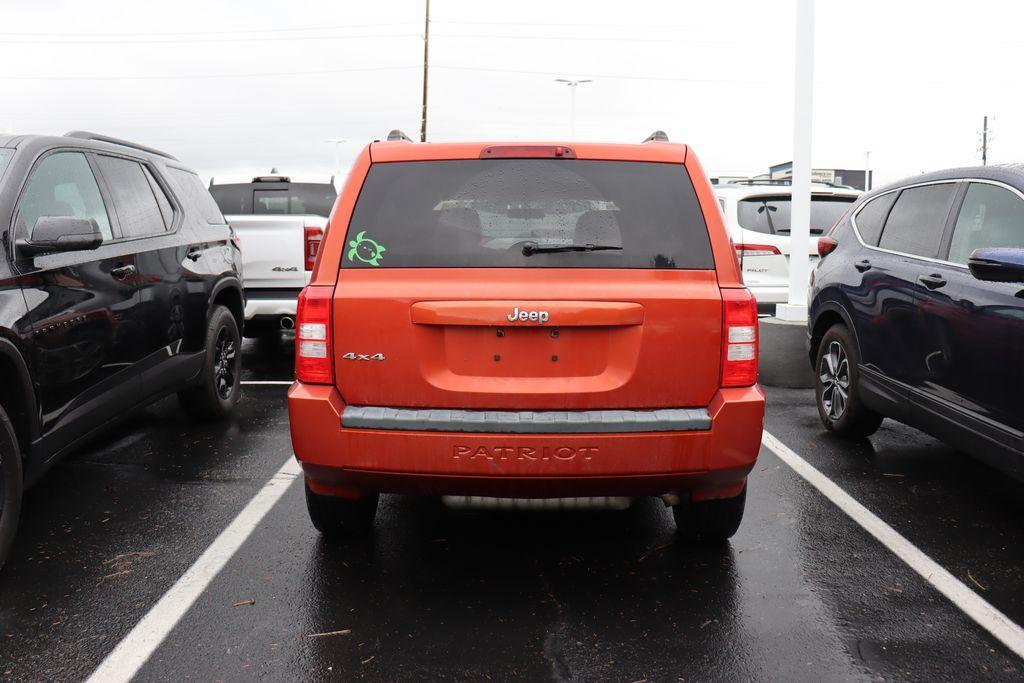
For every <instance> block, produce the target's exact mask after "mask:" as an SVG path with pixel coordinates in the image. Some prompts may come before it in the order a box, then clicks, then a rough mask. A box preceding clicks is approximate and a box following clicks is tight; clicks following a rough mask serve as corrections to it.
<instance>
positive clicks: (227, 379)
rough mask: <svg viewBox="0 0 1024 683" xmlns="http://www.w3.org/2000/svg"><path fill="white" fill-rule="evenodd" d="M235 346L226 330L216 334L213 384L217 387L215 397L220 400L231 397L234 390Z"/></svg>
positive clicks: (222, 329)
mask: <svg viewBox="0 0 1024 683" xmlns="http://www.w3.org/2000/svg"><path fill="white" fill-rule="evenodd" d="M237 353H238V350H237V344H236V341H235V339H234V336H233V335H232V334H231V333H230V332H229V331H228V329H227V328H221V330H220V332H219V333H217V350H216V353H215V356H214V362H213V376H214V382H215V383H216V386H217V395H218V396H220V397H221V398H222V399H225V400H226V399H227V398H228V397H230V396H231V392H232V391H234V389H235V382H236V377H235V356H236V355H237Z"/></svg>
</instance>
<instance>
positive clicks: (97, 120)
mask: <svg viewBox="0 0 1024 683" xmlns="http://www.w3.org/2000/svg"><path fill="white" fill-rule="evenodd" d="M0 5H2V8H3V17H4V21H3V23H2V25H0V65H2V66H0V93H2V94H0V131H3V132H16V133H63V132H66V131H68V130H71V129H76V128H84V129H89V130H94V131H97V132H103V133H106V134H110V135H115V136H118V137H124V138H129V139H132V140H137V141H139V142H143V143H146V144H150V145H153V146H157V147H160V148H163V149H166V150H167V151H169V152H171V153H173V154H175V155H177V156H178V157H180V158H181V159H182V160H184V161H186V162H187V163H189V164H191V165H193V166H194V167H195V168H196V169H197V170H199V171H200V173H202V174H203V175H206V176H209V175H211V174H224V173H230V172H243V173H249V172H251V171H256V170H258V171H266V170H268V169H269V168H270V167H271V166H277V167H278V168H279V169H281V170H282V171H287V172H291V173H299V172H324V173H328V172H330V171H331V169H332V167H333V166H334V148H333V146H332V145H331V144H329V143H327V142H325V140H326V139H328V138H347V139H348V140H349V142H348V143H345V144H344V145H342V146H341V148H340V149H339V152H340V155H341V161H342V163H341V165H342V166H343V167H346V168H347V162H348V161H350V160H351V159H352V157H353V156H354V155H355V154H356V153H357V152H358V150H359V149H360V148H361V147H362V146H363V145H364V144H365V143H366V142H368V141H370V140H372V139H375V138H380V137H383V136H384V135H386V134H387V131H388V130H390V129H391V128H395V127H398V128H401V129H403V130H404V131H405V132H406V133H408V134H409V135H410V136H412V137H415V138H418V133H419V114H420V97H421V79H422V59H423V40H422V33H423V11H424V7H423V0H372V1H368V0H367V1H363V0H359V1H353V0H345V1H344V2H338V1H335V2H311V1H308V0H288V2H281V1H280V0H276V1H274V2H268V1H265V0H249V1H247V2H232V3H227V2H216V3H215V2H210V1H209V0H174V2H161V3H143V2H139V1H137V0H136V1H118V0H0ZM794 7H795V3H794V1H793V0H761V1H750V2H724V1H722V2H688V1H687V2H684V1H673V2H669V1H663V2H657V1H654V0H647V1H644V0H635V1H633V2H621V1H618V2H604V1H598V0H560V1H558V2H553V1H552V0H516V1H515V2H511V3H510V2H502V3H497V2H482V1H480V0H475V1H474V0H433V2H432V7H431V12H432V16H431V19H432V22H431V42H430V49H431V64H432V67H431V71H430V116H429V130H428V138H429V139H430V140H438V141H440V140H459V139H488V140H492V139H510V140H511V139H552V140H567V139H568V138H569V128H570V124H569V109H570V107H569V103H570V95H569V89H568V88H567V87H566V86H565V85H564V84H561V83H556V82H555V81H554V78H556V77H565V78H591V79H593V82H592V83H588V84H585V85H581V86H579V87H578V92H577V99H576V138H577V139H585V140H614V141H627V142H635V141H639V140H641V139H643V138H644V137H645V136H646V135H647V134H649V133H650V132H651V131H653V130H654V129H656V128H661V129H664V130H666V131H667V132H668V134H669V136H670V137H671V138H672V139H673V140H677V141H685V142H687V143H690V144H692V145H693V146H694V149H695V150H696V151H697V153H698V155H699V156H700V157H701V159H702V161H703V162H704V165H705V168H706V169H707V170H708V171H709V172H711V173H714V174H731V173H758V172H763V171H765V170H767V167H768V166H769V165H770V164H774V163H778V162H782V161H787V160H789V159H790V157H791V155H792V154H791V145H792V123H791V118H792V109H793V91H792V83H793V81H792V75H793V45H792V42H793V25H794ZM1022 20H1024V3H1020V2H1016V1H1011V0H1003V1H998V0H974V1H973V2H970V3H960V2H958V3H952V2H950V3H946V2H934V1H932V2H924V1H920V2H906V1H899V2H893V0H857V1H855V2H833V1H831V0H819V2H818V3H817V36H816V65H815V81H816V92H815V110H814V155H813V158H814V165H815V166H819V167H840V168H862V167H863V165H864V152H865V151H867V150H870V151H871V166H872V168H873V169H875V171H876V177H877V178H878V180H879V181H885V180H894V179H896V178H899V177H902V176H905V175H911V174H916V173H920V172H922V171H925V170H932V169H936V168H941V167H947V166H953V165H962V164H974V163H980V155H979V154H978V152H977V147H978V146H979V140H980V136H979V131H980V128H981V119H982V116H983V115H984V114H989V115H990V117H994V121H993V122H992V126H993V128H994V131H995V135H994V140H993V141H992V143H991V146H990V154H989V160H990V162H992V163H1000V162H1008V161H1022V160H1024V132H1022V129H1021V126H1020V125H1019V124H1020V123H1021V122H1022V121H1024V88H1021V84H1022V81H1024V79H1022V78H1021V76H1020V63H1021V59H1020V58H1021V55H1022V54H1024V39H1022V38H1021V37H1020V36H1021V34H1020V26H1021V25H1024V22H1022Z"/></svg>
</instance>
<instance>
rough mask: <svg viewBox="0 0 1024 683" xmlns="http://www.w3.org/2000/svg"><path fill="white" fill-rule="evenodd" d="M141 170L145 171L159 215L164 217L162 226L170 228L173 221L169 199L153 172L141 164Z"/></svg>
mask: <svg viewBox="0 0 1024 683" xmlns="http://www.w3.org/2000/svg"><path fill="white" fill-rule="evenodd" d="M143 170H144V171H145V172H146V180H148V181H149V187H150V189H151V190H153V196H154V197H156V203H157V204H158V205H159V206H160V215H161V216H162V217H163V219H164V226H165V227H166V228H167V229H168V230H170V228H171V224H172V223H173V222H174V209H173V208H172V207H171V200H169V199H168V198H167V193H166V192H164V188H163V187H161V185H160V183H158V182H157V180H156V178H154V177H153V172H152V171H150V170H149V169H148V168H146V167H145V166H143Z"/></svg>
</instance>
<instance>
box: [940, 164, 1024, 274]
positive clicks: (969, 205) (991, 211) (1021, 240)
mask: <svg viewBox="0 0 1024 683" xmlns="http://www.w3.org/2000/svg"><path fill="white" fill-rule="evenodd" d="M983 247H1024V200H1022V199H1021V198H1020V197H1018V196H1017V195H1016V194H1015V193H1013V192H1010V191H1009V190H1007V189H1004V188H1002V187H997V186H996V185H988V184H986V183H971V184H970V186H969V187H968V188H967V194H966V195H965V196H964V203H963V206H961V207H960V215H959V216H957V219H956V227H955V228H953V241H952V243H951V244H950V246H949V260H950V261H952V262H953V263H964V264H966V263H967V259H968V258H970V256H971V252H973V251H974V250H975V249H981V248H983Z"/></svg>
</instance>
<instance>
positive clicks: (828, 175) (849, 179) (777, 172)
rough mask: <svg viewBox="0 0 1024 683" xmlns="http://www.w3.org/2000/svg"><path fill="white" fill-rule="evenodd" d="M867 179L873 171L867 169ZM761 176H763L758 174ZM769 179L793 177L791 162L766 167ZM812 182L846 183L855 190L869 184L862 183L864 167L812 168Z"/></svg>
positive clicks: (862, 188) (871, 176)
mask: <svg viewBox="0 0 1024 683" xmlns="http://www.w3.org/2000/svg"><path fill="white" fill-rule="evenodd" d="M868 176H869V178H868V180H871V179H872V178H874V173H873V172H871V171H868ZM759 177H763V176H759ZM767 177H768V178H769V179H771V180H791V179H792V177H793V162H792V161H787V162H785V163H782V164H776V165H775V166H770V167H769V168H768V176H767ZM811 182H812V183H828V184H831V185H847V186H849V187H852V188H854V189H855V190H866V189H868V187H869V186H866V185H865V184H864V169H863V168H858V169H852V168H812V169H811Z"/></svg>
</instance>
